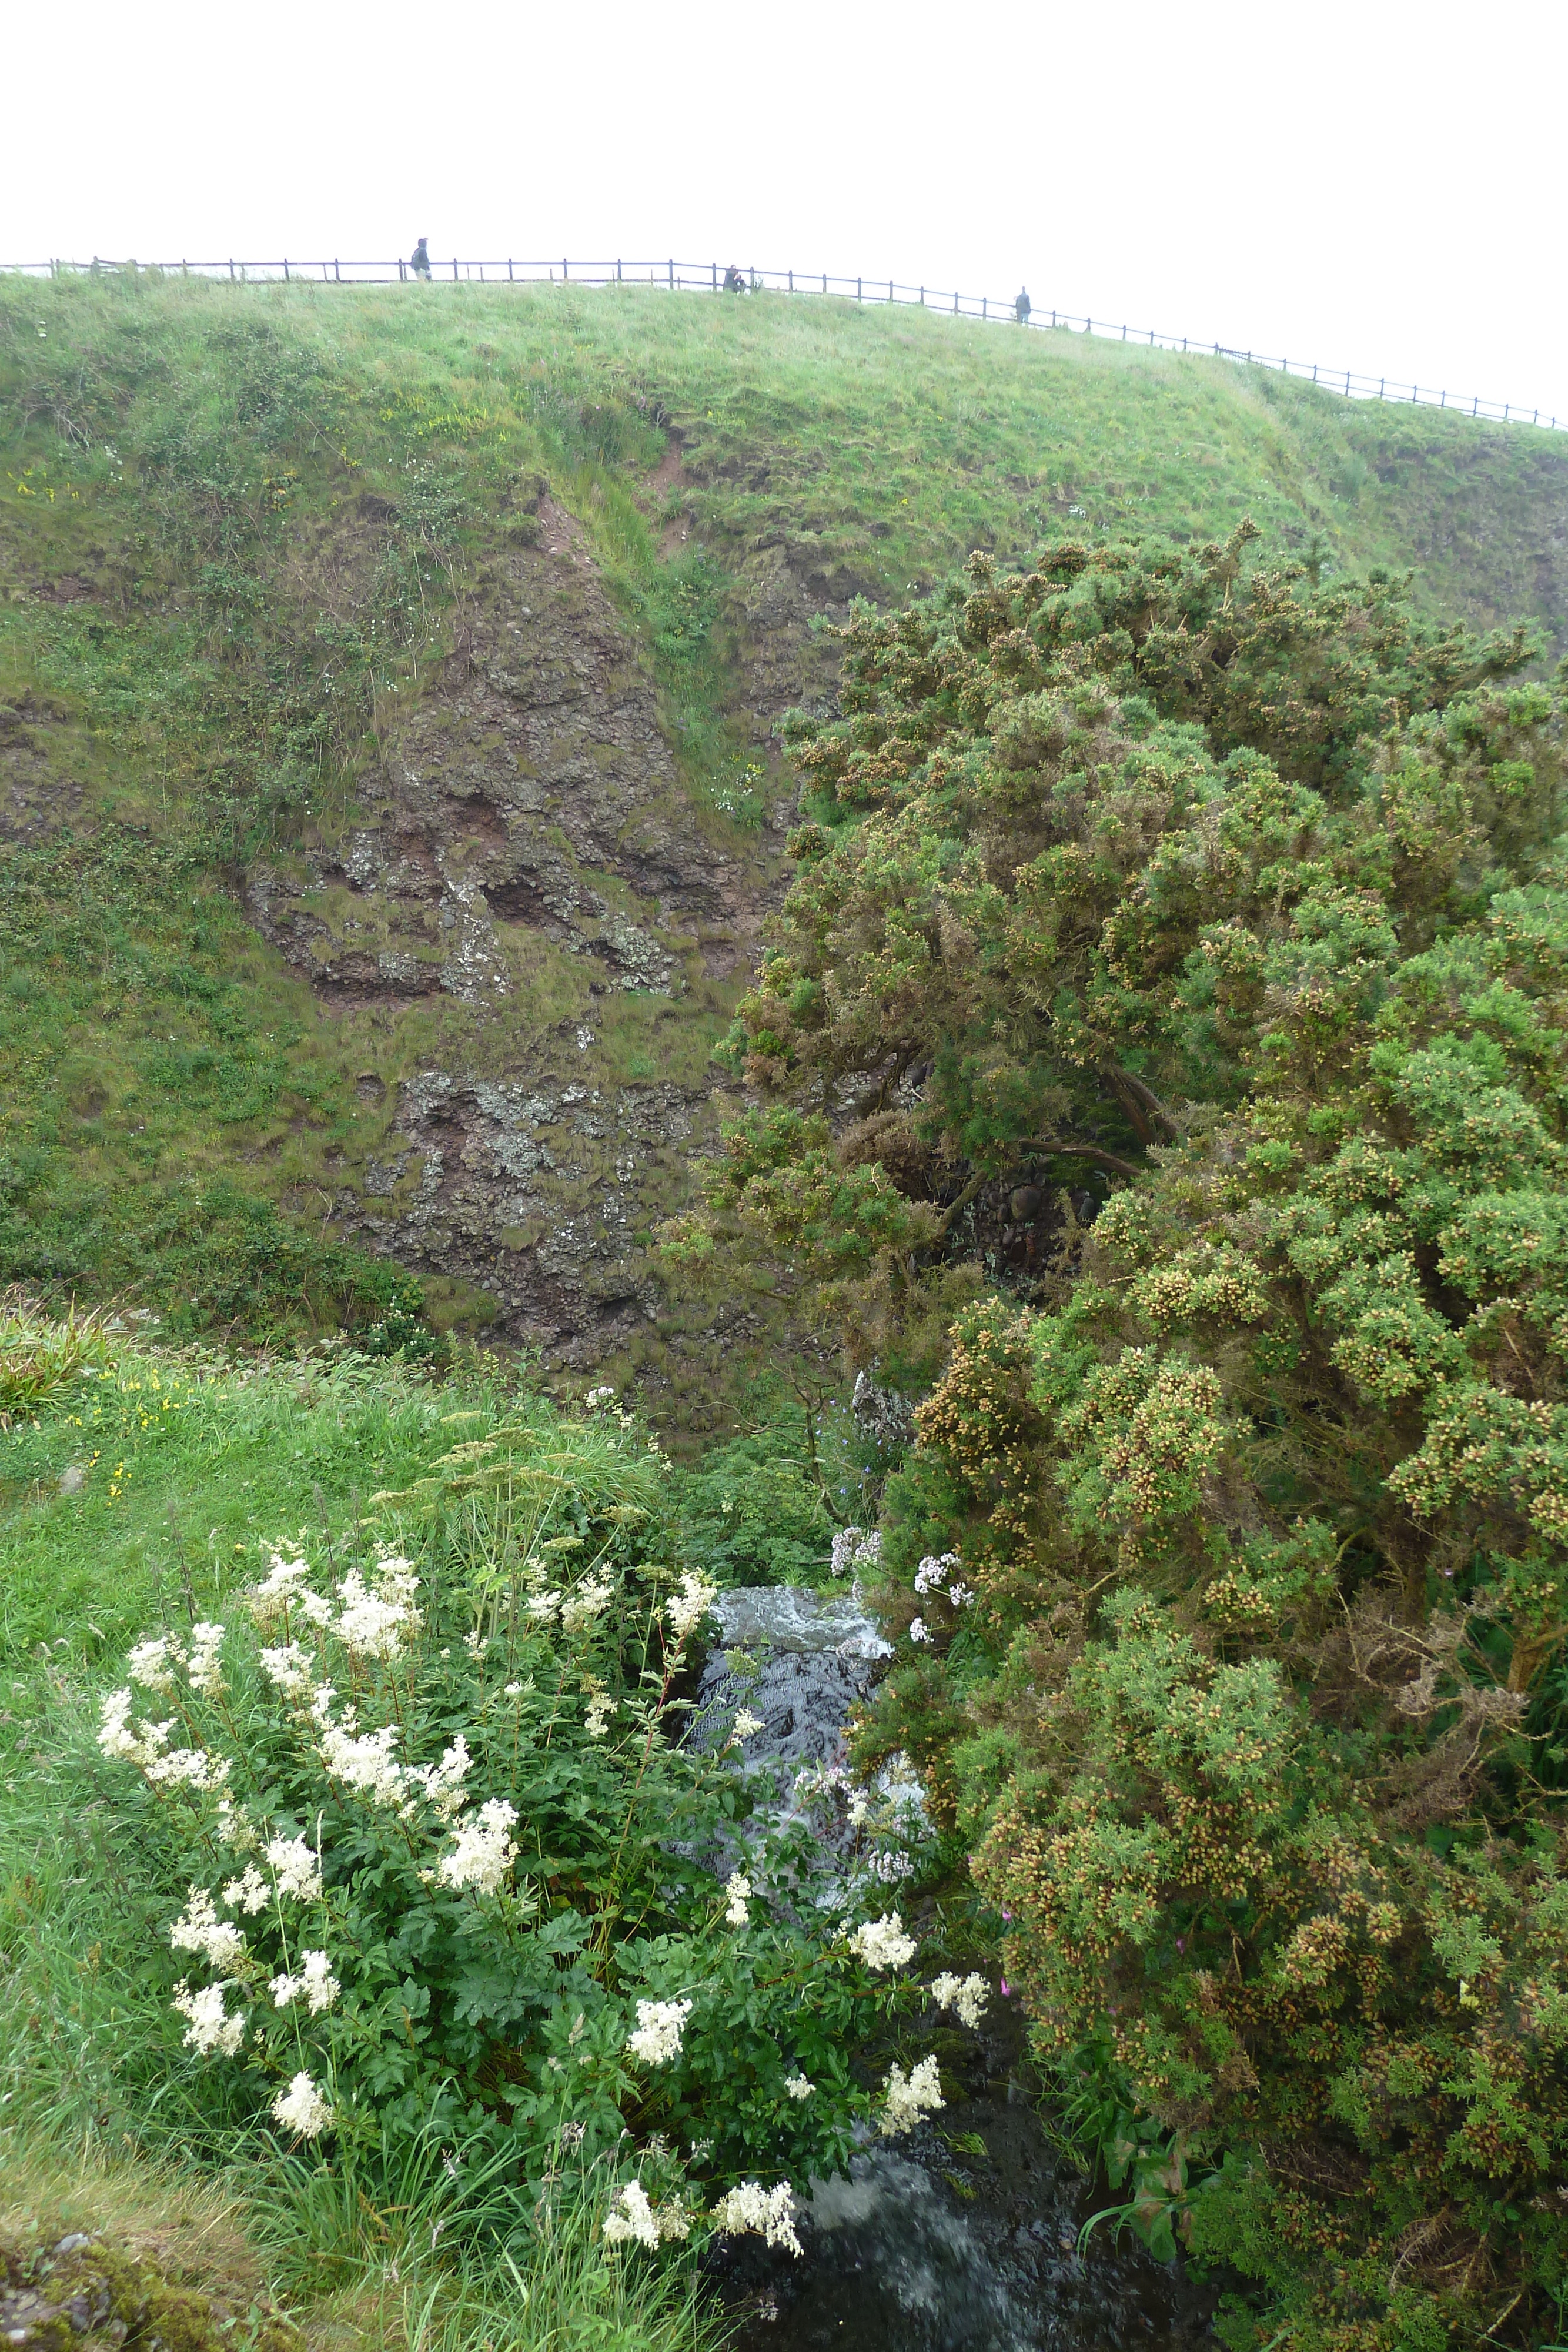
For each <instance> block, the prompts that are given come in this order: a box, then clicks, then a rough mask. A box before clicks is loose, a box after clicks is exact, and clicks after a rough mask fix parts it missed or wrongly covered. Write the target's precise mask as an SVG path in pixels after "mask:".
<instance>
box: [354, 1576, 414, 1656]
mask: <svg viewBox="0 0 1568 2352" xmlns="http://www.w3.org/2000/svg"><path fill="white" fill-rule="evenodd" d="M371 1576H372V1577H373V1579H374V1581H373V1583H367V1582H366V1580H365V1579H364V1578H363V1577H362V1576H361V1573H360V1571H359V1570H358V1569H357V1568H351V1569H350V1570H349V1573H348V1575H347V1576H346V1577H344V1579H343V1580H342V1582H341V1583H340V1585H339V1587H338V1598H339V1600H340V1601H341V1602H342V1607H341V1609H340V1611H339V1613H338V1617H337V1621H336V1622H335V1623H334V1625H333V1628H332V1631H333V1632H334V1633H335V1634H336V1635H337V1637H338V1639H339V1641H340V1642H341V1643H342V1644H343V1647H344V1649H345V1650H347V1651H348V1652H349V1654H350V1656H351V1657H360V1658H395V1657H399V1656H401V1654H402V1649H403V1645H404V1643H406V1642H407V1641H408V1639H409V1637H410V1635H411V1634H413V1633H417V1632H418V1631H419V1629H420V1626H421V1625H422V1624H423V1622H424V1621H423V1617H422V1616H421V1614H420V1612H419V1611H418V1610H417V1609H416V1608H415V1607H414V1605H413V1596H414V1594H415V1592H416V1591H418V1589H419V1579H418V1577H417V1576H415V1574H414V1572H413V1569H412V1567H411V1566H410V1564H409V1562H408V1561H407V1560H406V1559H381V1560H378V1561H377V1562H376V1564H375V1567H374V1569H373V1570H371Z"/></svg>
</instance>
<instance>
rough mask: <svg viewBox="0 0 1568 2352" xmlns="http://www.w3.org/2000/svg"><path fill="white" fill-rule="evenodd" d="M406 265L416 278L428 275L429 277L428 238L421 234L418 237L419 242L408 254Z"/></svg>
mask: <svg viewBox="0 0 1568 2352" xmlns="http://www.w3.org/2000/svg"><path fill="white" fill-rule="evenodd" d="M408 266H409V268H411V269H412V270H413V274H414V276H415V277H416V278H428V277H429V275H430V246H429V240H428V239H427V238H425V237H423V236H422V237H421V238H420V240H419V243H418V244H417V245H416V246H415V247H414V248H413V252H412V253H411V254H410V255H409V257H408Z"/></svg>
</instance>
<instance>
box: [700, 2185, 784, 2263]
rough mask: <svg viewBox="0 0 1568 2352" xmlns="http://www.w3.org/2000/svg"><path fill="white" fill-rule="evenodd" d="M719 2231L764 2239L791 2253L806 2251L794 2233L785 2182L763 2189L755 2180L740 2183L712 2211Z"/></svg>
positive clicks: (771, 2244)
mask: <svg viewBox="0 0 1568 2352" xmlns="http://www.w3.org/2000/svg"><path fill="white" fill-rule="evenodd" d="M713 2218H714V2220H715V2221H716V2223H717V2224H718V2227H719V2228H720V2229H721V2230H727V2231H730V2232H731V2233H732V2234H734V2235H736V2236H740V2235H742V2234H747V2233H748V2234H750V2235H751V2236H754V2237H759V2238H766V2239H767V2241H768V2244H769V2245H770V2246H787V2247H788V2248H789V2252H791V2253H792V2254H803V2253H804V2252H805V2251H806V2249H805V2248H804V2246H802V2244H801V2243H800V2238H799V2236H798V2235H797V2234H796V2230H795V2192H794V2190H793V2189H791V2188H790V2186H789V2182H788V2181H787V2180H781V2181H780V2182H779V2185H778V2187H777V2188H776V2189H764V2188H763V2186H762V2184H761V2182H760V2181H758V2180H743V2181H742V2182H741V2183H740V2185H739V2187H738V2188H737V2189H731V2190H730V2191H729V2193H728V2195H727V2196H726V2197H721V2198H720V2199H719V2201H718V2203H717V2204H716V2206H715V2207H714V2209H713Z"/></svg>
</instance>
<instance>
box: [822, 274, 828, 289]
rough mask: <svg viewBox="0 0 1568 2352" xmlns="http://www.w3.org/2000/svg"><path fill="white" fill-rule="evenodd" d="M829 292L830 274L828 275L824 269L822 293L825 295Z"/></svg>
mask: <svg viewBox="0 0 1568 2352" xmlns="http://www.w3.org/2000/svg"><path fill="white" fill-rule="evenodd" d="M827 290H828V273H827V271H826V270H825V269H824V270H823V272H822V291H823V293H824V294H825V293H826V292H827Z"/></svg>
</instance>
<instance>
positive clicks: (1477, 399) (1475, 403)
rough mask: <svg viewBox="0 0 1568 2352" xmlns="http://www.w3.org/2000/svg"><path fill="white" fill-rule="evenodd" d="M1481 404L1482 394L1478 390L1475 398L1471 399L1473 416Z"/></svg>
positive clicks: (1471, 413)
mask: <svg viewBox="0 0 1568 2352" xmlns="http://www.w3.org/2000/svg"><path fill="white" fill-rule="evenodd" d="M1480 404H1481V396H1480V394H1479V392H1478V393H1477V394H1476V396H1475V398H1474V399H1473V400H1472V401H1471V403H1470V415H1472V416H1473V415H1475V413H1476V411H1477V409H1478V408H1479V406H1480Z"/></svg>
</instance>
